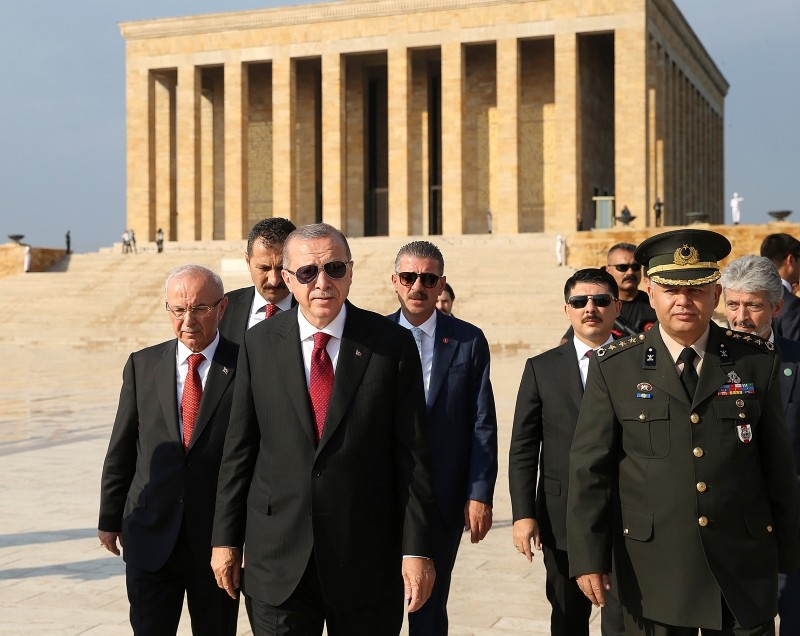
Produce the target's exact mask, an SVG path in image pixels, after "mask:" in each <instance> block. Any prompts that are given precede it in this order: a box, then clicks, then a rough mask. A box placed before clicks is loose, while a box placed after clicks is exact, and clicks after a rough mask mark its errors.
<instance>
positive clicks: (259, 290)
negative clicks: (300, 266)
mask: <svg viewBox="0 0 800 636" xmlns="http://www.w3.org/2000/svg"><path fill="white" fill-rule="evenodd" d="M294 230H295V225H294V223H292V222H291V221H290V220H289V219H284V218H281V217H279V216H275V217H270V218H267V219H262V220H261V221H259V222H258V223H256V224H255V225H254V226H253V228H252V229H251V230H250V234H249V235H248V236H247V251H246V252H245V254H244V260H245V262H246V263H247V269H248V271H249V272H250V278H251V279H252V280H253V284H252V285H251V286H249V287H242V288H241V289H234V290H233V291H230V292H228V293H227V294H226V296H227V297H228V309H227V311H226V312H225V315H224V316H223V317H222V321H221V322H220V323H219V331H220V333H221V334H222V335H223V336H225V337H226V338H227V339H228V340H233V341H234V342H236V343H237V344H241V343H242V340H243V339H244V332H245V331H247V330H248V329H250V327H253V326H254V325H257V324H258V323H260V322H262V321H263V320H266V319H267V318H269V317H271V316H274V315H275V314H276V313H277V312H279V311H286V310H287V309H290V308H291V307H293V306H294V305H296V304H297V303H296V302H295V300H294V296H292V295H291V294H290V293H289V288H288V287H287V286H286V283H284V282H283V277H282V276H281V270H282V269H283V243H284V241H285V240H286V237H287V236H289V234H290V233H291V232H293V231H294Z"/></svg>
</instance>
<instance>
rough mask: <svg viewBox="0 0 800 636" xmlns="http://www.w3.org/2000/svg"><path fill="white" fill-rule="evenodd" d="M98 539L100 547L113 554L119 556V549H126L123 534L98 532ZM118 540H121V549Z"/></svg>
mask: <svg viewBox="0 0 800 636" xmlns="http://www.w3.org/2000/svg"><path fill="white" fill-rule="evenodd" d="M97 537H98V538H99V539H100V545H101V546H103V547H104V548H105V549H106V550H108V551H109V552H111V554H116V555H117V556H119V548H124V547H125V546H124V545H122V533H121V532H106V531H105V530H98V531H97ZM117 539H119V548H118V547H117Z"/></svg>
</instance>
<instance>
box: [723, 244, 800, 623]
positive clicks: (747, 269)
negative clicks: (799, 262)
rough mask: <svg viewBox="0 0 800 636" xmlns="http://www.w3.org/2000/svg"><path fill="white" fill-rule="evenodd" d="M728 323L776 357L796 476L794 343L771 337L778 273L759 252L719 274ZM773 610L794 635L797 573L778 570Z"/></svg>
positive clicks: (798, 412)
mask: <svg viewBox="0 0 800 636" xmlns="http://www.w3.org/2000/svg"><path fill="white" fill-rule="evenodd" d="M720 284H721V285H722V301H723V305H724V308H725V315H726V317H727V319H728V324H729V325H730V326H731V328H733V329H737V330H739V331H746V332H748V333H750V334H753V335H754V336H757V337H759V338H762V339H763V340H765V341H767V342H774V343H775V346H776V347H777V348H778V351H779V353H780V357H781V366H780V372H779V379H780V385H781V399H782V401H783V415H784V417H785V418H786V426H787V427H788V429H789V439H790V441H791V444H792V450H793V454H794V462H795V470H796V472H797V473H798V477H799V478H800V381H798V377H797V373H798V363H800V342H797V341H795V340H789V339H787V338H781V337H780V336H777V335H775V333H774V331H773V328H772V324H773V320H774V319H775V318H777V317H778V316H779V315H780V313H781V309H782V307H783V291H784V290H783V286H782V284H781V277H780V275H779V274H778V272H777V270H776V269H775V266H774V265H773V264H772V262H771V261H770V260H769V259H767V258H765V257H763V256H753V255H748V256H742V257H741V258H737V259H736V260H734V261H731V262H730V263H728V266H727V267H726V268H725V269H724V271H723V272H722V276H721V277H720ZM778 614H779V615H780V617H781V634H782V636H794V635H795V634H800V573H798V572H794V573H792V574H788V575H785V574H782V575H781V576H780V579H779V582H778Z"/></svg>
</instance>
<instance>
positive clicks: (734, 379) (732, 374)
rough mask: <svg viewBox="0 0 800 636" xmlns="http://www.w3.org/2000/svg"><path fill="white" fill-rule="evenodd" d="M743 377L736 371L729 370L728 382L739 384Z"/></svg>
mask: <svg viewBox="0 0 800 636" xmlns="http://www.w3.org/2000/svg"><path fill="white" fill-rule="evenodd" d="M741 381H742V379H741V378H740V377H739V376H738V375H737V373H736V371H729V372H728V382H730V383H731V384H739V383H740V382H741Z"/></svg>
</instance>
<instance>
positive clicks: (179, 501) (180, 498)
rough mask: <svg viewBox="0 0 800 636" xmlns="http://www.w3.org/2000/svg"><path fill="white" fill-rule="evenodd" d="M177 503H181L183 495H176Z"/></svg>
mask: <svg viewBox="0 0 800 636" xmlns="http://www.w3.org/2000/svg"><path fill="white" fill-rule="evenodd" d="M178 503H179V504H182V503H183V495H178Z"/></svg>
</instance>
